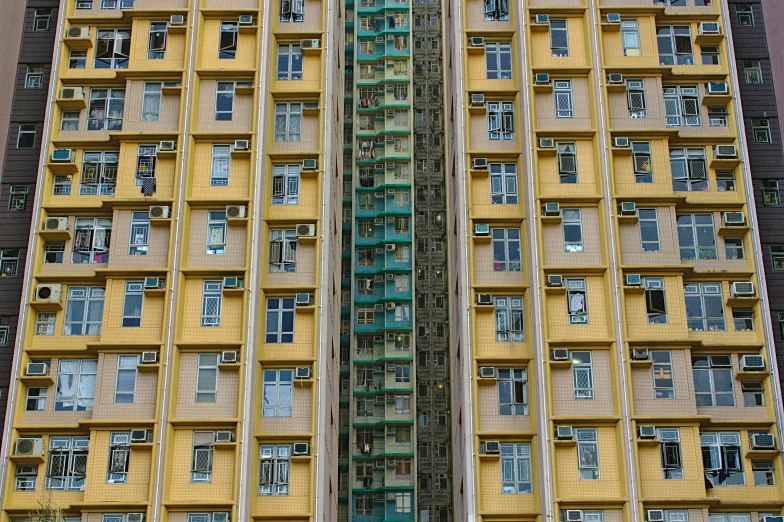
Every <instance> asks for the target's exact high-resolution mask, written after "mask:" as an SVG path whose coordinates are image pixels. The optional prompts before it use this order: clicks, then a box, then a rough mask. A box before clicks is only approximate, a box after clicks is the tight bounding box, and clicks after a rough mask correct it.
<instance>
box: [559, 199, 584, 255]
mask: <svg viewBox="0 0 784 522" xmlns="http://www.w3.org/2000/svg"><path fill="white" fill-rule="evenodd" d="M561 216H562V220H561V227H562V228H563V238H564V251H565V252H573V253H574V252H582V251H583V222H582V213H581V212H580V209H579V208H565V209H563V210H562V211H561Z"/></svg>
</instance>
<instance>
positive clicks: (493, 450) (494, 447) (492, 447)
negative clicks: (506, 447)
mask: <svg viewBox="0 0 784 522" xmlns="http://www.w3.org/2000/svg"><path fill="white" fill-rule="evenodd" d="M498 453H501V443H500V442H498V441H497V440H488V441H486V442H485V454H486V455H497V454H498Z"/></svg>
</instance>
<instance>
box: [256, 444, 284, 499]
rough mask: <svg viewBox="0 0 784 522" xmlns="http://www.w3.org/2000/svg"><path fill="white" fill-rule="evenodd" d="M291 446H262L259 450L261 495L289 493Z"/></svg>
mask: <svg viewBox="0 0 784 522" xmlns="http://www.w3.org/2000/svg"><path fill="white" fill-rule="evenodd" d="M290 454H291V446H286V445H277V446H261V448H260V451H259V458H260V459H261V462H259V495H288V494H289V455H290Z"/></svg>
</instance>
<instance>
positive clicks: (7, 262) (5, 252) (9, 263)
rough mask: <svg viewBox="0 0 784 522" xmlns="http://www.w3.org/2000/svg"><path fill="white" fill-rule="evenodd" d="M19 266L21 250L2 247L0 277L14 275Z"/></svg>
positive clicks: (0, 250)
mask: <svg viewBox="0 0 784 522" xmlns="http://www.w3.org/2000/svg"><path fill="white" fill-rule="evenodd" d="M18 266H19V250H18V249H10V248H4V249H0V277H13V276H15V275H16V270H17V267H18Z"/></svg>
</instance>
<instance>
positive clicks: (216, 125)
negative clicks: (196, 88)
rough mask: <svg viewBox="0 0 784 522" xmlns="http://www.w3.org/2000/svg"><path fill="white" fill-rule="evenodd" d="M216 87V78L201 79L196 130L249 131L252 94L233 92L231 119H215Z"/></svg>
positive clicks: (251, 114)
mask: <svg viewBox="0 0 784 522" xmlns="http://www.w3.org/2000/svg"><path fill="white" fill-rule="evenodd" d="M217 89H218V83H217V80H211V79H205V80H202V81H201V86H200V92H199V113H198V115H197V117H198V126H197V130H198V131H199V132H241V133H248V132H250V131H251V119H252V117H253V110H252V109H253V107H252V105H253V96H251V95H248V94H235V95H234V112H233V116H232V120H231V121H215V96H216V93H217Z"/></svg>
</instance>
